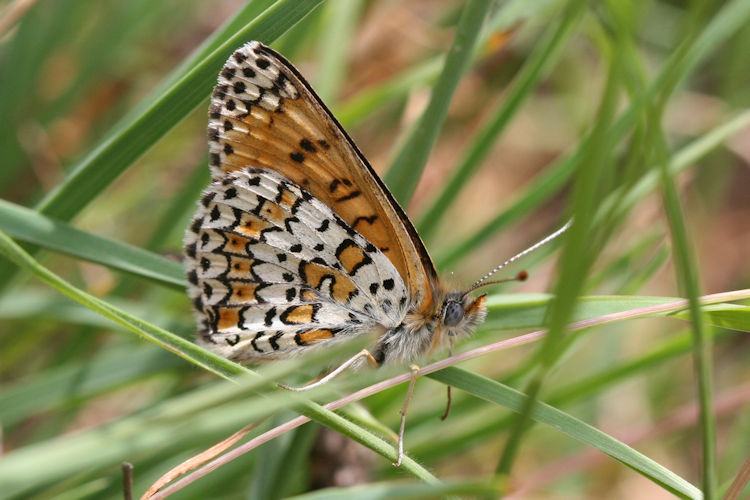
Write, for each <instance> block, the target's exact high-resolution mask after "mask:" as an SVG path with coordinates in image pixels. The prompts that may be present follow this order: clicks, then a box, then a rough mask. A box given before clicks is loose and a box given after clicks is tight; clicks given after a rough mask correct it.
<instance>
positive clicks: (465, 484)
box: [288, 479, 502, 500]
mask: <svg viewBox="0 0 750 500" xmlns="http://www.w3.org/2000/svg"><path fill="white" fill-rule="evenodd" d="M501 491H502V490H501V486H500V484H499V483H493V482H492V481H477V480H456V479H454V480H450V481H445V482H444V483H443V484H439V485H428V484H423V483H407V482H384V483H370V484H367V485H362V486H350V487H345V488H324V489H322V490H316V491H313V492H310V493H306V494H304V495H296V496H293V497H289V498H288V500H349V499H351V498H356V499H357V500H382V499H385V498H387V499H389V500H410V499H418V498H422V499H430V498H439V497H442V496H445V495H463V497H462V498H469V497H470V498H484V497H487V498H497V496H498V495H500V494H501Z"/></svg>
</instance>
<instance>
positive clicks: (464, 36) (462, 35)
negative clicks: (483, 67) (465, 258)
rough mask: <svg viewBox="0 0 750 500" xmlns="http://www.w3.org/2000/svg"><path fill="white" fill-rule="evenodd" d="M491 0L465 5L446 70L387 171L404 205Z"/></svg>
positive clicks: (466, 64)
mask: <svg viewBox="0 0 750 500" xmlns="http://www.w3.org/2000/svg"><path fill="white" fill-rule="evenodd" d="M491 5H492V2H491V1H490V0H468V1H467V2H466V4H465V5H464V7H463V12H462V13H461V18H460V19H459V22H458V26H457V27H456V35H455V38H454V39H453V44H452V45H451V48H450V51H449V52H448V55H447V57H446V58H445V64H444V65H443V70H442V72H441V73H440V76H439V77H438V80H437V83H436V84H435V87H434V88H433V89H432V94H431V96H430V102H429V104H428V105H427V109H425V111H424V113H422V116H420V118H419V120H418V121H417V123H416V124H415V126H414V128H413V129H412V131H411V133H410V135H409V137H408V139H407V140H406V142H405V144H404V145H403V147H402V148H401V151H400V152H399V154H398V155H397V156H396V159H395V160H394V161H393V163H392V164H391V166H390V168H389V169H388V172H386V174H385V179H384V180H385V183H386V185H388V187H389V188H390V190H391V193H392V194H393V196H394V197H395V198H396V200H398V202H399V203H400V204H401V205H402V206H408V205H409V201H410V200H411V196H412V194H413V193H414V189H416V187H417V182H418V181H419V178H420V176H421V175H422V170H423V169H424V166H425V164H426V163H427V158H428V156H429V154H430V150H431V149H432V146H433V145H434V144H435V141H436V140H437V137H438V134H439V133H440V129H441V128H442V126H443V123H444V122H445V117H446V115H447V113H448V106H449V105H450V102H451V98H452V96H453V93H454V92H455V90H456V86H457V85H458V82H459V80H460V79H461V77H462V76H463V75H464V73H465V71H466V70H467V69H468V67H469V64H470V63H471V60H472V57H471V55H472V53H473V51H474V46H475V44H476V42H477V40H478V38H479V33H480V32H481V30H482V24H483V22H484V20H485V18H486V16H487V13H488V11H489V9H490V7H491Z"/></svg>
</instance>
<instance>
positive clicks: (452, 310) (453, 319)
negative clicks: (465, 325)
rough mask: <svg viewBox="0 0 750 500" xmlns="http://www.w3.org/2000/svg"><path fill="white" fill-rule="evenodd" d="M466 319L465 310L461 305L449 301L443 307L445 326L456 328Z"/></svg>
mask: <svg viewBox="0 0 750 500" xmlns="http://www.w3.org/2000/svg"><path fill="white" fill-rule="evenodd" d="M463 319H464V308H463V307H462V306H461V304H460V303H458V302H455V301H452V300H451V301H448V302H446V303H445V305H444V306H443V323H444V324H445V326H456V325H458V324H459V323H460V322H461V320H463Z"/></svg>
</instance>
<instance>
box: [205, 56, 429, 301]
mask: <svg viewBox="0 0 750 500" xmlns="http://www.w3.org/2000/svg"><path fill="white" fill-rule="evenodd" d="M209 148H210V164H211V172H212V176H213V178H214V179H215V180H218V179H221V178H222V177H223V176H224V175H225V174H226V172H230V171H233V170H237V169H242V168H245V167H247V166H248V165H250V166H254V167H262V168H268V169H270V170H274V171H276V172H279V173H280V174H282V175H283V176H284V177H286V178H287V179H290V180H292V181H294V182H295V183H297V184H298V185H300V186H302V187H303V188H304V189H305V190H306V191H307V192H309V193H310V194H311V195H312V196H313V197H315V198H317V199H318V200H320V201H321V202H323V204H325V205H327V206H328V207H330V208H331V209H332V210H333V212H335V213H336V214H337V215H338V216H339V217H340V218H341V219H343V220H344V221H345V222H346V223H347V224H348V225H349V226H350V227H351V228H353V229H355V230H356V231H357V232H358V233H360V234H361V235H362V236H364V237H365V238H366V239H367V240H368V241H369V242H371V243H372V244H373V245H375V246H376V247H377V248H378V249H379V250H380V251H381V252H382V253H383V254H385V256H386V257H388V259H389V260H390V261H391V263H392V264H393V265H394V266H395V268H396V269H397V270H398V273H399V275H400V276H401V277H402V278H403V281H404V282H405V283H406V286H407V288H408V291H409V297H410V301H411V302H412V303H413V304H414V305H416V306H417V308H421V307H420V305H421V304H427V303H429V302H430V301H431V293H432V291H431V284H432V283H436V282H437V273H436V271H435V267H434V265H433V263H432V261H431V259H430V257H429V255H428V253H427V251H426V249H425V247H424V244H423V243H422V241H421V240H420V238H419V235H418V234H417V232H416V230H415V229H414V227H413V225H412V224H411V222H410V221H409V220H408V218H407V217H406V214H404V211H403V210H402V209H401V207H399V205H398V203H397V202H396V201H395V200H394V199H393V197H392V196H391V194H390V192H389V191H388V190H387V188H386V187H385V186H384V185H383V183H382V181H381V180H380V179H379V178H378V176H377V175H376V174H375V172H374V171H373V169H372V167H371V166H370V165H369V164H368V162H367V160H366V159H365V158H364V156H363V155H362V153H361V152H360V151H359V150H358V149H357V147H356V145H355V144H354V142H353V141H352V139H351V138H350V137H349V136H348V134H347V133H346V132H345V131H344V130H343V128H342V127H341V125H340V124H339V123H338V122H337V121H336V119H335V118H334V117H333V115H332V114H331V112H330V111H329V110H328V109H327V108H326V106H325V105H324V104H323V102H322V101H321V100H320V98H319V97H318V96H317V95H316V94H315V92H314V91H313V90H312V89H311V88H310V85H309V84H308V83H307V82H306V81H305V80H304V78H303V77H302V76H301V75H300V74H299V72H298V71H297V70H296V69H295V68H294V67H293V66H292V65H291V64H290V63H289V62H288V61H287V60H286V59H285V58H284V57H283V56H281V55H280V54H278V53H277V52H275V51H273V50H271V49H270V48H268V47H266V46H264V45H262V44H261V43H259V42H250V43H248V44H246V45H244V46H243V47H242V48H240V49H239V50H237V51H236V52H235V53H234V54H233V55H232V56H231V57H230V58H229V60H228V61H227V62H226V64H225V66H224V68H223V69H222V71H221V73H220V75H219V79H218V84H217V86H216V88H215V89H214V93H213V97H212V99H211V108H210V111H209Z"/></svg>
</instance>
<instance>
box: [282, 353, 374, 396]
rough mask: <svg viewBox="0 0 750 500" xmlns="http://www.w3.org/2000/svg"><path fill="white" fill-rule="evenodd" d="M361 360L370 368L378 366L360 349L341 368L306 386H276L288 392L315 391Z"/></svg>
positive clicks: (371, 357)
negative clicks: (366, 362) (364, 360)
mask: <svg viewBox="0 0 750 500" xmlns="http://www.w3.org/2000/svg"><path fill="white" fill-rule="evenodd" d="M362 358H365V359H367V361H369V362H370V364H371V365H372V366H378V362H377V360H376V359H375V358H374V357H373V355H372V354H371V353H370V351H368V350H367V349H362V350H361V351H359V352H358V353H357V354H355V355H354V356H352V357H351V358H349V359H347V360H346V361H344V362H343V363H341V366H339V367H337V368H334V369H333V370H331V371H330V372H328V373H327V374H326V375H325V376H323V377H322V378H320V379H319V380H316V381H314V382H311V383H309V384H307V385H303V386H302V387H290V386H288V385H284V384H278V386H279V387H281V388H282V389H287V390H289V391H296V392H301V391H309V390H310V389H315V388H316V387H320V386H321V385H323V384H327V383H328V382H330V381H331V380H333V379H334V378H336V377H338V376H339V375H340V374H341V372H343V371H344V370H346V369H347V368H349V367H351V366H352V365H353V364H355V363H356V362H357V361H359V360H360V359H362Z"/></svg>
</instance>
